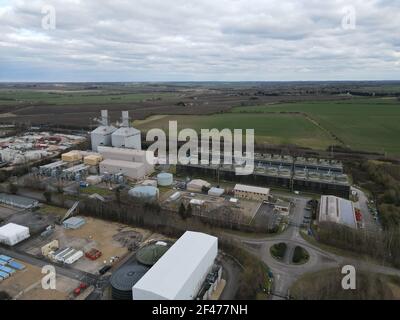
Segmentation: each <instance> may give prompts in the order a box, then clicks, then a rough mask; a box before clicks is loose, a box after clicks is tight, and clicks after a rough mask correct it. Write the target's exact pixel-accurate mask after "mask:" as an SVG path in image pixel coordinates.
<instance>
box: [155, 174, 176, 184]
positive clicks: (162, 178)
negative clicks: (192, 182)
mask: <svg viewBox="0 0 400 320" xmlns="http://www.w3.org/2000/svg"><path fill="white" fill-rule="evenodd" d="M173 181H174V176H173V174H172V173H167V172H161V173H159V174H158V175H157V183H158V185H159V186H164V187H166V186H170V185H171V184H172V183H173Z"/></svg>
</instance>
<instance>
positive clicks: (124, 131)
mask: <svg viewBox="0 0 400 320" xmlns="http://www.w3.org/2000/svg"><path fill="white" fill-rule="evenodd" d="M111 143H112V146H113V147H116V148H128V149H137V150H141V149H142V141H141V135H140V131H139V130H137V129H135V128H132V127H131V126H130V124H129V113H128V111H122V125H121V127H120V128H119V129H118V130H116V131H115V132H113V134H112V135H111Z"/></svg>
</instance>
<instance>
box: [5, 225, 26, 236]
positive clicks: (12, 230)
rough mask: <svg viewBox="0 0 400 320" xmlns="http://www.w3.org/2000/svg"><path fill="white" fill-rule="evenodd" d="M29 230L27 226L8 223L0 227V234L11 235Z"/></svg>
mask: <svg viewBox="0 0 400 320" xmlns="http://www.w3.org/2000/svg"><path fill="white" fill-rule="evenodd" d="M27 231H28V232H29V228H27V227H24V226H21V225H19V224H15V223H8V224H6V225H5V226H2V227H0V235H2V236H4V237H13V236H15V235H16V234H19V233H26V232H27Z"/></svg>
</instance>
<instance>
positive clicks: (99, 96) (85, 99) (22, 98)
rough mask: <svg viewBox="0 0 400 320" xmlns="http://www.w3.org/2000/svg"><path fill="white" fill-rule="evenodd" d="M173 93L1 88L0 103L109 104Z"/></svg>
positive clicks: (171, 95) (164, 96) (137, 100)
mask: <svg viewBox="0 0 400 320" xmlns="http://www.w3.org/2000/svg"><path fill="white" fill-rule="evenodd" d="M173 96H174V94H173V93H154V94H153V93H118V92H116V93H109V92H108V93H103V92H101V91H95V92H90V91H32V90H1V91H0V105H19V104H27V103H28V104H29V103H31V104H40V103H43V104H53V105H64V104H65V105H68V104H71V105H73V104H110V103H129V102H140V101H144V100H149V99H157V98H161V99H167V98H169V97H173Z"/></svg>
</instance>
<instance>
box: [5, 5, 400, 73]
mask: <svg viewBox="0 0 400 320" xmlns="http://www.w3.org/2000/svg"><path fill="white" fill-rule="evenodd" d="M49 4H50V5H53V6H54V7H55V9H56V14H57V16H56V22H57V25H56V29H55V30H43V29H42V28H41V25H42V24H41V19H42V18H43V15H42V13H41V9H42V7H43V6H44V5H49ZM349 5H351V6H353V7H354V8H355V9H356V17H357V24H356V29H355V30H343V28H342V27H341V21H342V16H343V12H342V9H343V8H344V7H346V6H349ZM0 28H1V30H2V32H1V33H0V57H1V58H0V70H2V71H0V80H3V81H8V80H16V81H18V80H20V81H25V80H31V81H45V80H50V81H51V80H55V81H62V80H69V81H73V80H76V81H107V80H109V81H117V80H121V81H129V80H132V81H140V80H330V79H396V78H398V74H399V71H400V70H399V63H398V61H399V57H398V54H399V52H400V40H399V37H398V35H399V32H398V30H400V10H399V4H398V1H396V0H392V1H390V0H353V1H348V0H346V1H345V0H326V1H319V0H318V1H317V0H304V1H298V0H287V1H279V0H218V1H215V0H198V1H187V0H170V1H165V0H113V1H108V0H85V1H79V0H68V1H67V0H53V1H45V0H8V1H6V2H5V3H4V1H3V2H0ZM38 70H40V72H38Z"/></svg>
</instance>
